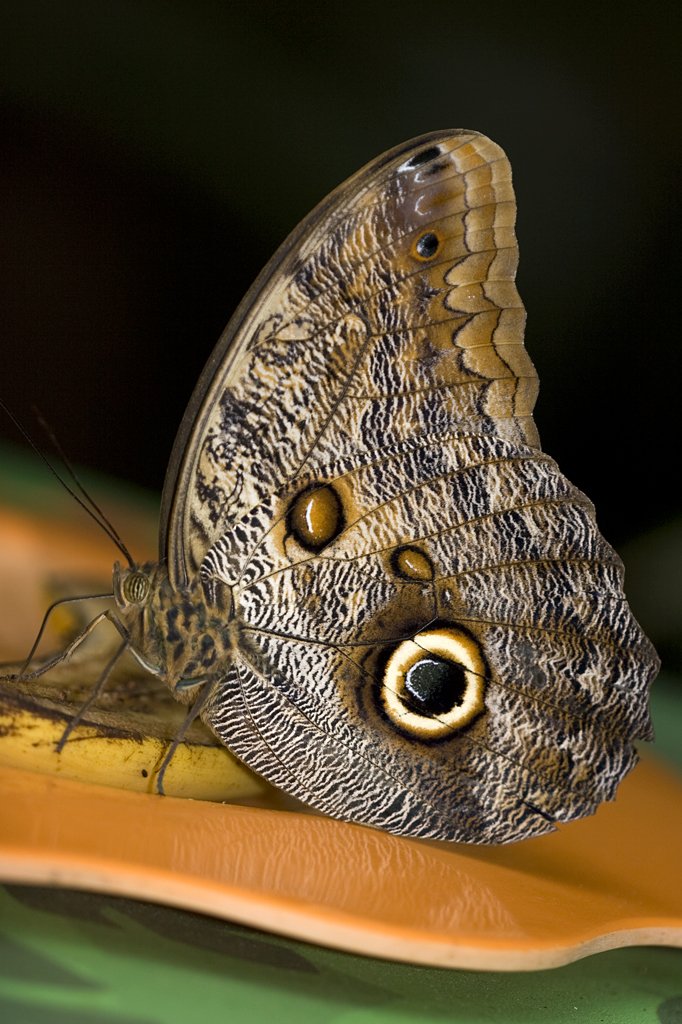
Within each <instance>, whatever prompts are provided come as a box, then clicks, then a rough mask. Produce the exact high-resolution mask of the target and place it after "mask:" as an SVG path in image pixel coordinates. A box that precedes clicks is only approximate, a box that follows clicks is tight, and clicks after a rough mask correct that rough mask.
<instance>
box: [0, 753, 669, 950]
mask: <svg viewBox="0 0 682 1024" xmlns="http://www.w3.org/2000/svg"><path fill="white" fill-rule="evenodd" d="M0 787H1V789H2V792H3V794H4V795H3V802H2V810H1V811H0V836H1V837H2V838H1V839H0V877H2V878H3V879H4V880H6V881H13V882H24V883H35V884H42V885H44V884H48V885H60V886H67V887H77V888H83V889H93V890H97V891H100V892H108V893H115V894H119V895H126V896H132V897H136V898H139V899H145V900H154V901H158V902H160V903H169V904H172V905H174V906H178V907H184V908H187V909H191V910H196V911H201V912H203V913H206V914H212V915H215V916H217V917H224V918H229V919H230V920H233V921H239V922H242V923H244V924H248V925H252V926H254V927H257V928H264V929H267V930H270V931H274V932H279V933H281V934H283V935H289V936H293V937H296V938H299V939H306V940H309V941H311V942H319V943H321V944H324V945H328V946H333V947H336V948H338V949H345V950H349V951H352V952H356V953H364V954H369V955H372V956H381V957H387V958H391V959H395V960H405V961H409V962H413V963H423V964H433V965H440V966H450V967H467V968H476V969H488V970H534V969H537V968H541V967H553V966H556V965H559V964H563V963H567V962H569V961H571V960H575V959H578V958H579V957H581V956H586V955H587V954H589V953H593V952H597V951H598V950H602V949H610V948H614V947H618V946H628V945H644V944H648V945H655V944H658V945H677V946H682V893H681V891H680V885H679V865H680V853H681V852H682V823H681V822H680V817H679V815H678V814H673V813H671V808H679V807H680V805H681V801H682V783H680V781H679V780H678V779H677V778H676V777H675V776H674V775H672V774H670V773H669V772H667V771H666V770H665V769H664V768H663V767H662V766H661V765H660V764H658V763H657V762H656V761H654V760H653V759H652V758H648V759H647V760H646V761H644V762H643V763H642V764H641V765H640V767H639V768H637V769H636V770H635V772H634V773H633V774H632V775H631V776H630V777H629V778H628V779H626V780H625V782H624V783H623V784H622V786H621V789H620V791H619V795H618V800H617V802H616V803H614V804H609V805H606V806H604V807H602V808H601V809H600V811H599V812H598V813H597V814H596V815H595V816H594V817H593V818H590V819H588V820H586V821H582V822H577V823H574V824H572V825H569V826H567V827H565V828H563V829H562V830H561V831H560V832H559V833H557V834H554V835H551V836H544V837H542V838H540V839H535V840H529V841H527V842H525V843H520V844H518V845H516V846H510V847H501V848H497V849H492V848H480V847H479V848H476V847H467V846H459V845H449V844H440V843H427V842H420V841H417V840H408V839H401V838H397V837H394V836H390V835H387V834H384V833H381V832H378V831H374V830H372V829H369V828H363V827H361V826H357V825H348V824H345V823H343V822H338V821H333V820H332V819H329V818H322V817H317V816H312V815H306V814H300V813H294V812H287V811H269V810H263V809H260V808H251V807H240V806H230V805H224V804H212V803H203V802H197V801H192V800H180V799H173V798H169V797H165V798H162V797H158V796H151V795H146V794H139V793H129V792H123V791H118V790H113V789H107V788H105V787H97V786H90V785H85V784H82V783H78V782H72V781H69V780H64V779H60V778H57V777H53V776H49V775H41V774H38V773H32V772H22V771H18V770H16V769H8V768H6V769H2V770H1V771H0Z"/></svg>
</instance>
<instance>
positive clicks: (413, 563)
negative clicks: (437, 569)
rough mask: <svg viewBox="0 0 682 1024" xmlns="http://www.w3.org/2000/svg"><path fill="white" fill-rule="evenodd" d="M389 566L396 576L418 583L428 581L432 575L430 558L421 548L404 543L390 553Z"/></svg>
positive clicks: (432, 569)
mask: <svg viewBox="0 0 682 1024" xmlns="http://www.w3.org/2000/svg"><path fill="white" fill-rule="evenodd" d="M391 568H392V569H393V571H394V573H395V574H396V576H401V577H402V578H403V579H405V580H414V581H415V582H419V583H430V582H431V580H432V579H433V577H434V568H433V565H432V563H431V559H430V558H429V557H428V555H427V554H426V552H425V551H422V550H421V548H417V547H413V546H412V545H411V544H406V545H405V546H404V547H401V548H396V549H395V551H394V552H393V553H392V554H391Z"/></svg>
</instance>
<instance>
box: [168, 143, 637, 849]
mask: <svg viewBox="0 0 682 1024" xmlns="http://www.w3.org/2000/svg"><path fill="white" fill-rule="evenodd" d="M514 218H515V202H514V196H513V192H512V188H511V179H510V169H509V164H508V162H507V160H506V158H505V156H504V154H503V153H502V151H501V150H500V149H499V147H497V146H496V145H495V144H494V143H492V142H490V140H488V139H486V138H484V137H483V136H480V135H477V134H475V133H472V132H446V133H436V134H433V135H430V136H426V137H424V138H422V139H418V140H415V141H414V142H412V143H408V144H407V145H406V146H404V147H400V148H399V149H398V150H394V151H392V152H391V153H388V154H386V155H384V156H383V157H380V158H379V159H378V160H376V161H374V162H373V163H372V164H370V165H369V166H368V167H367V168H365V169H364V170H362V171H360V172H359V173H358V174H357V175H356V176H355V177H353V178H351V179H350V181H348V182H347V183H346V184H345V185H343V186H341V188H340V189H338V190H337V191H336V192H335V193H333V194H332V196H331V197H330V198H329V199H328V200H326V201H325V202H324V203H322V204H321V205H320V206H319V207H318V208H317V210H316V211H314V212H313V213H312V214H311V216H310V217H309V218H308V219H307V221H305V222H304V223H303V225H302V226H301V227H300V228H299V229H297V231H296V232H294V234H293V235H292V236H291V238H290V239H289V240H288V241H287V242H286V243H285V245H284V246H283V247H282V249H281V250H280V252H279V253H278V254H277V255H276V256H275V258H274V260H273V261H272V262H271V264H269V265H268V267H267V268H266V270H265V271H264V273H263V275H261V278H259V280H258V281H257V282H256V285H255V286H254V289H253V290H252V291H251V292H250V293H249V295H248V296H247V298H246V299H245V301H244V303H243V304H242V306H241V307H240V309H239V310H238V312H237V314H236V315H235V318H234V319H233V321H232V324H231V325H230V326H229V327H228V329H227V332H226V334H225V336H224V337H223V339H222V340H221V342H220V343H219V346H218V348H217V349H216V352H215V353H214V355H213V357H212V358H211V361H210V363H209V366H208V368H207V370H206V371H205V374H204V376H203V378H202V380H201V381H200V383H199V386H198V388H197V392H196V394H195V398H194V399H193V402H192V404H191V406H190V411H189V413H188V418H187V419H186V421H185V425H184V427H183V428H182V429H181V433H180V436H179V440H178V443H177V446H176V455H175V457H174V460H173V463H172V469H171V472H170V474H169V481H168V484H167V490H166V496H165V500H164V505H165V508H166V512H167V519H168V521H167V527H166V531H165V535H164V542H165V544H166V553H167V557H168V564H169V571H170V573H171V578H172V579H173V580H174V582H176V583H180V584H182V583H185V582H187V581H188V580H191V579H193V578H194V577H195V576H196V574H197V573H200V574H201V576H202V578H203V579H205V580H207V581H211V580H218V581H222V582H223V583H225V584H227V585H228V586H229V587H231V588H232V594H233V596H234V601H235V607H236V609H237V619H238V622H239V641H238V643H237V644H236V647H235V650H234V651H233V655H232V658H231V661H230V665H229V666H225V669H224V672H223V673H222V674H221V676H220V679H219V681H218V682H217V683H216V685H214V687H213V689H212V692H211V697H210V701H209V703H208V704H207V706H206V707H205V709H204V711H203V712H202V713H203V716H204V717H205V719H206V721H207V722H208V723H209V724H210V725H211V726H212V728H213V729H214V730H215V731H216V733H217V734H218V735H219V736H220V737H221V738H222V739H223V740H224V742H225V743H226V744H227V745H228V746H229V747H230V748H231V749H232V750H233V751H234V752H235V753H236V754H237V755H238V756H239V757H241V758H242V759H243V760H244V761H245V762H246V763H248V764H249V765H250V766H251V767H253V768H254V769H255V770H256V771H259V772H260V773H261V774H263V775H265V776H266V777H267V778H269V779H270V780H271V781H272V782H274V783H275V784H277V785H279V786H281V787H282V788H283V789H285V790H287V791H288V792H290V793H292V794H294V795H295V796H298V797H299V798H301V799H303V800H304V801H306V802H308V803H310V804H312V805H313V806H315V807H317V808H318V809H320V810H322V811H324V812H325V813H328V814H332V815H335V816H337V817H341V818H345V819H348V820H353V821H359V822H363V823H366V824H371V825H377V826H379V827H382V828H386V829H388V830H389V831H393V832H396V833H401V834H409V835H416V836H422V837H432V838H444V839H450V840H453V839H455V840H463V841H470V842H506V841H510V840H515V839H520V838H524V837H527V836H530V835H537V834H540V833H542V832H546V831H549V830H551V829H552V828H553V827H554V823H555V822H556V821H566V820H570V819H572V818H575V817H579V816H582V815H585V814H588V813H591V812H592V811H593V810H594V809H595V808H596V807H597V806H598V804H599V803H600V802H601V801H602V800H604V799H609V798H611V797H612V796H613V795H614V792H615V789H616V786H617V784H618V782H619V781H620V779H621V778H622V776H623V775H624V774H625V773H626V772H627V771H628V769H629V768H630V767H631V766H632V765H633V764H634V762H635V759H636V755H635V752H634V748H633V740H634V739H635V738H636V737H638V736H647V735H649V730H650V725H649V719H648V711H647V705H646V693H647V687H648V684H649V682H650V679H651V676H652V674H653V673H654V672H655V669H656V659H655V655H654V653H653V651H652V650H651V648H650V645H649V644H648V642H647V641H646V639H645V638H644V637H643V635H642V634H641V631H640V630H639V627H638V626H637V624H636V623H635V621H634V619H633V618H632V616H631V614H630V612H629V609H628V608H627V604H626V603H625V600H624V597H623V593H622V567H621V565H620V562H619V560H618V558H617V556H616V555H615V554H614V552H613V551H612V550H611V549H610V548H609V546H608V545H607V544H606V543H605V541H604V540H603V539H602V538H601V536H600V535H599V533H598V530H597V528H596V525H595V521H594V513H593V509H592V506H591V505H590V503H589V501H588V500H587V499H586V498H585V497H584V495H582V494H581V493H580V492H579V491H578V490H577V489H576V488H574V487H573V486H572V485H571V484H570V483H569V482H568V481H567V480H566V479H565V478H564V477H563V476H562V475H561V473H560V472H559V470H558V468H557V467H556V465H555V464H554V463H553V461H552V460H551V459H549V458H548V457H547V456H546V455H544V454H543V453H542V452H541V451H540V449H539V445H538V439H537V434H536V431H535V427H534V424H533V420H532V410H533V405H534V401H535V397H536V393H537V378H536V375H535V372H534V370H533V367H532V364H531V362H530V360H529V358H528V355H527V353H526V351H525V349H524V347H523V326H524V311H523V307H522V305H521V302H520V299H519V296H518V293H517V291H516V288H515V285H514V275H515V270H516V263H517V255H518V254H517V247H516V241H515V236H514Z"/></svg>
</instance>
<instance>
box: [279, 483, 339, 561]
mask: <svg viewBox="0 0 682 1024" xmlns="http://www.w3.org/2000/svg"><path fill="white" fill-rule="evenodd" d="M287 520H288V526H289V531H290V533H292V534H293V535H294V537H295V538H296V540H297V541H298V543H299V544H300V545H301V547H304V548H306V549H307V550H308V551H321V550H322V548H323V547H325V546H326V545H327V544H329V542H330V541H332V540H334V538H335V537H338V535H339V534H340V533H341V530H342V529H343V525H344V515H343V505H342V504H341V499H340V497H339V495H338V494H337V492H336V491H335V490H334V488H333V487H331V486H330V485H329V484H326V485H325V486H323V487H313V488H308V489H307V490H305V491H303V492H302V493H301V494H299V495H298V497H297V498H295V499H294V500H293V502H292V503H291V505H290V507H289V513H288V516H287Z"/></svg>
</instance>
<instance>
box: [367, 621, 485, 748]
mask: <svg viewBox="0 0 682 1024" xmlns="http://www.w3.org/2000/svg"><path fill="white" fill-rule="evenodd" d="M485 677H486V666H485V662H484V660H483V656H482V654H481V649H480V646H479V645H478V643H477V642H476V641H475V640H474V638H473V637H472V636H470V635H469V633H466V632H465V631H464V630H463V629H459V628H458V627H456V626H441V627H439V628H437V629H428V630H424V631H423V632H421V633H417V634H416V635H415V637H414V638H413V639H412V640H403V642H402V643H400V644H398V646H397V647H396V648H395V650H394V651H393V652H392V653H391V654H390V656H389V658H388V661H387V662H386V666H385V668H384V674H383V678H382V679H381V681H380V691H379V694H380V701H381V705H382V707H383V710H384V712H385V713H386V715H387V716H388V718H389V719H390V721H391V722H392V723H393V725H395V726H396V727H397V728H398V729H400V731H401V732H404V733H407V734H408V735H409V736H412V737H414V738H415V739H422V740H437V739H442V738H444V737H446V736H449V735H451V734H452V733H453V732H456V731H457V730H458V729H461V728H463V727H464V726H465V725H468V724H469V722H471V721H473V719H474V718H476V716H477V715H479V714H480V713H481V712H482V711H483V709H484V691H485Z"/></svg>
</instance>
